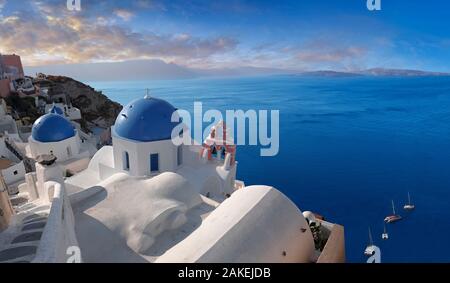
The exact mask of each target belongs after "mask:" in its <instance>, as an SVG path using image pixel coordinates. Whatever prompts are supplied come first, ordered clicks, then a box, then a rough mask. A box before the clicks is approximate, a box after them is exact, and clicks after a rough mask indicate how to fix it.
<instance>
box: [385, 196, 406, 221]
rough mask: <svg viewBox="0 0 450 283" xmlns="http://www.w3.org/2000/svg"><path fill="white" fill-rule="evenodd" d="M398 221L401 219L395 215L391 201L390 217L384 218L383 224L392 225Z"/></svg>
mask: <svg viewBox="0 0 450 283" xmlns="http://www.w3.org/2000/svg"><path fill="white" fill-rule="evenodd" d="M400 219H402V217H401V216H400V215H398V214H395V206H394V201H392V215H388V216H386V218H384V222H386V223H392V222H395V221H398V220H400Z"/></svg>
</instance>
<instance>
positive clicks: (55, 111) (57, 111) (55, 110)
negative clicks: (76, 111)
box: [49, 105, 64, 115]
mask: <svg viewBox="0 0 450 283" xmlns="http://www.w3.org/2000/svg"><path fill="white" fill-rule="evenodd" d="M49 113H53V114H59V115H63V114H64V112H63V111H62V109H61V108H59V107H58V106H56V105H53V107H52V108H50V111H49Z"/></svg>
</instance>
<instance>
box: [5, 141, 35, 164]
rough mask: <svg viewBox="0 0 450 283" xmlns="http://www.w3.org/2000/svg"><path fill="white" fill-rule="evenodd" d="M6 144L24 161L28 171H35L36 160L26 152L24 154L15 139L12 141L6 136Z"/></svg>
mask: <svg viewBox="0 0 450 283" xmlns="http://www.w3.org/2000/svg"><path fill="white" fill-rule="evenodd" d="M5 146H6V148H7V149H8V150H9V151H11V153H12V154H14V155H15V156H16V157H17V158H18V159H19V160H21V161H23V165H24V166H25V170H26V172H27V173H30V172H33V171H35V166H34V162H33V161H32V160H31V159H30V158H28V157H26V156H25V155H24V154H22V153H21V152H20V150H19V149H18V148H17V146H16V144H15V143H14V141H11V140H10V139H9V138H6V139H5Z"/></svg>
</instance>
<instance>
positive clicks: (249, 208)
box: [0, 96, 345, 262]
mask: <svg viewBox="0 0 450 283" xmlns="http://www.w3.org/2000/svg"><path fill="white" fill-rule="evenodd" d="M173 113H176V108H175V107H173V106H172V105H171V104H169V103H168V102H166V101H164V100H161V99H157V98H154V97H149V96H146V97H145V98H141V99H137V100H134V101H132V102H131V103H129V104H128V105H126V106H125V107H124V108H123V110H122V112H121V113H120V114H119V116H118V117H117V120H116V123H115V125H114V127H113V129H112V137H113V145H112V146H104V147H103V148H101V149H100V150H99V151H97V152H96V153H95V155H94V156H93V157H92V159H90V161H89V164H88V166H87V168H86V169H85V170H83V171H81V172H78V173H76V174H75V175H74V176H71V177H68V178H64V177H63V171H64V163H58V162H54V159H55V158H54V157H56V158H57V159H56V160H58V159H59V160H65V159H67V158H70V157H71V156H73V155H75V154H82V152H83V150H82V148H83V146H82V144H80V141H79V140H78V139H77V135H76V131H75V130H74V129H73V128H71V127H70V124H69V125H68V124H66V123H65V122H64V121H63V120H61V119H60V116H58V114H55V113H49V114H46V115H44V116H43V117H42V118H41V119H39V120H38V121H36V123H35V126H34V127H33V132H32V135H31V137H30V139H29V145H30V148H29V153H30V154H31V155H32V156H37V155H38V156H41V157H45V158H41V159H43V160H46V161H45V162H44V161H43V162H41V163H37V164H36V173H35V177H36V178H35V180H34V179H33V178H28V179H27V182H26V183H25V184H24V186H22V187H21V194H23V195H27V196H28V197H29V199H30V201H29V202H28V203H27V204H24V205H21V206H19V207H17V208H16V209H15V211H12V212H11V213H10V214H11V216H10V217H9V219H4V220H3V222H4V223H9V227H7V228H6V229H5V228H4V229H5V230H4V231H3V232H1V233H0V262H2V261H5V262H18V261H22V262H23V261H25V262H67V261H68V260H69V258H68V255H67V253H66V251H67V248H68V247H73V246H75V247H79V249H80V251H81V261H83V262H343V261H345V245H344V234H343V227H342V226H340V225H337V224H333V223H330V222H327V221H325V220H324V219H322V218H320V217H316V216H315V215H314V214H312V213H309V212H305V213H304V214H302V212H301V211H300V210H299V209H298V208H297V206H296V205H295V204H294V203H293V202H291V201H290V200H289V199H288V198H287V197H286V196H285V195H283V194H282V193H281V192H280V191H278V190H277V189H275V188H273V187H270V186H261V185H259V186H245V184H244V182H242V181H238V180H236V170H237V166H238V165H237V161H236V147H235V145H234V144H233V142H232V140H231V139H230V140H229V139H228V138H227V129H226V126H225V125H224V124H223V123H219V124H218V125H216V126H215V127H213V128H212V130H211V134H210V135H209V137H208V138H207V139H206V140H205V141H204V143H203V145H179V146H176V145H174V143H173V142H172V139H171V134H172V130H173V129H174V128H175V127H176V126H178V123H174V122H171V117H172V114H173ZM61 118H62V117H61ZM63 119H64V118H63ZM65 121H67V120H65ZM184 127H185V128H186V126H185V125H184ZM188 132H189V131H183V135H186V134H187V133H188ZM31 196H33V197H31ZM0 203H1V201H0ZM5 215H8V214H5ZM0 223H2V222H1V221H0ZM36 223H41V225H40V226H39V225H36ZM31 224H35V225H34V226H33V227H32V228H36V229H31V228H30V229H27V228H28V227H29V226H30V225H31ZM317 229H319V230H320V233H319V234H317V231H318V230H317ZM1 230H2V228H1V225H0V231H1ZM30 231H31V232H30ZM317 235H320V237H319V238H320V239H318V238H317V237H318V236H317ZM27 239H32V240H27Z"/></svg>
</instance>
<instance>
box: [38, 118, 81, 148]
mask: <svg viewBox="0 0 450 283" xmlns="http://www.w3.org/2000/svg"><path fill="white" fill-rule="evenodd" d="M31 135H32V137H33V139H35V140H36V141H39V142H58V141H62V140H65V139H68V138H71V137H73V136H75V129H74V127H73V126H72V124H71V123H70V122H69V121H68V120H67V119H66V118H64V117H63V116H61V115H58V114H54V113H48V114H45V115H43V116H41V117H40V118H39V119H37V120H36V122H34V124H33V128H32V129H31Z"/></svg>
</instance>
